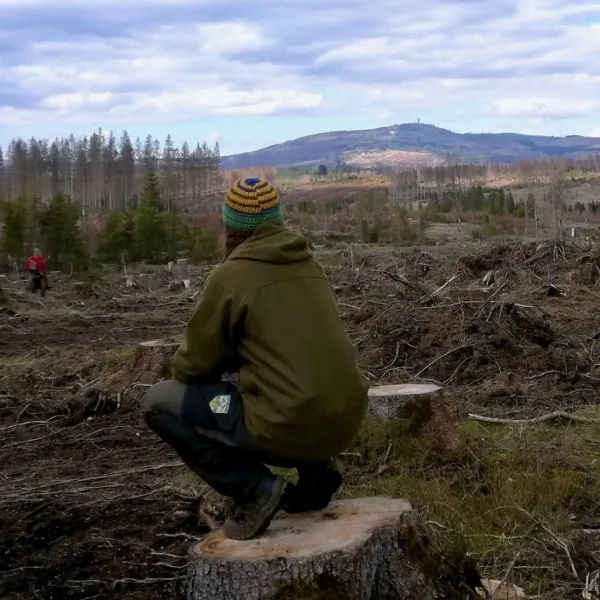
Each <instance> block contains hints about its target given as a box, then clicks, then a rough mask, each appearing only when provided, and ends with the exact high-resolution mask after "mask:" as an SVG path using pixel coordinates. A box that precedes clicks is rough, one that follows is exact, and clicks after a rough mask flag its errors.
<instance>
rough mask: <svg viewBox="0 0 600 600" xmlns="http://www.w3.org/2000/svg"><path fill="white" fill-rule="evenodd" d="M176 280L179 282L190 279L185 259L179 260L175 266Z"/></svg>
mask: <svg viewBox="0 0 600 600" xmlns="http://www.w3.org/2000/svg"><path fill="white" fill-rule="evenodd" d="M175 272H176V278H177V279H179V281H186V280H188V279H189V278H190V274H189V271H188V264H187V260H186V259H185V258H179V259H178V260H177V263H176V266H175Z"/></svg>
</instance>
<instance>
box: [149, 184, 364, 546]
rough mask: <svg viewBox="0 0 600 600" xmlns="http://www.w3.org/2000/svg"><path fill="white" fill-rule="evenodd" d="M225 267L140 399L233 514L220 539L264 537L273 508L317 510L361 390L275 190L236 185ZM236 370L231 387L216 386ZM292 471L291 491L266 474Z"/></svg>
mask: <svg viewBox="0 0 600 600" xmlns="http://www.w3.org/2000/svg"><path fill="white" fill-rule="evenodd" d="M223 224H224V228H225V235H226V252H225V261H224V262H223V264H221V265H220V266H219V267H218V268H217V269H216V270H215V271H214V272H213V273H212V274H211V275H210V277H209V278H208V279H207V281H206V284H205V287H204V290H203V293H202V295H201V297H200V300H199V302H198V305H197V307H196V309H195V312H194V315H193V316H192V318H191V320H190V322H189V323H188V325H187V327H186V329H185V332H184V339H183V342H182V344H181V346H180V348H179V349H178V350H177V352H176V353H175V356H174V357H173V361H172V371H173V374H174V376H175V379H174V380H170V381H163V382H161V383H158V384H156V385H155V386H153V387H152V388H151V389H150V390H149V391H148V393H147V394H146V396H145V398H144V403H143V410H144V418H145V421H146V423H147V424H148V426H149V427H150V428H151V429H152V430H153V431H154V432H155V433H156V434H157V435H158V436H160V438H161V439H162V440H163V441H165V442H166V443H168V444H170V445H171V446H172V447H173V448H174V449H175V450H176V451H177V453H178V454H179V455H180V456H181V458H182V460H183V461H184V462H185V464H186V465H187V466H188V467H189V468H190V469H192V470H193V471H194V472H195V473H197V474H198V475H199V476H200V477H201V478H202V479H203V480H204V481H205V482H206V483H207V484H209V485H210V486H211V487H212V488H214V489H215V490H216V491H217V492H219V493H220V494H223V495H225V496H229V497H230V498H232V499H233V500H234V501H235V503H236V505H237V510H236V513H235V515H234V516H233V517H232V518H230V519H229V520H228V521H227V522H226V523H225V525H224V527H223V531H224V533H225V535H226V536H228V537H230V538H233V539H240V540H243V539H251V538H253V537H256V536H258V535H261V534H262V533H263V532H264V531H265V530H266V529H267V528H268V526H269V524H270V522H271V520H272V518H273V517H274V515H275V514H276V513H277V511H278V510H280V509H282V508H283V509H284V510H286V511H287V512H290V513H294V512H304V511H312V510H320V509H323V508H325V507H326V506H327V505H328V504H329V502H330V501H331V498H332V496H333V494H335V492H336V491H337V490H338V489H339V487H340V485H341V484H342V476H341V474H340V473H339V471H338V470H337V468H336V466H335V461H334V457H335V455H336V454H339V453H340V452H341V451H343V450H344V449H346V448H347V447H348V446H349V445H350V444H351V443H352V441H353V439H354V437H355V436H356V434H357V432H358V429H359V426H360V424H361V422H362V420H363V418H364V416H365V412H366V405H367V390H368V382H367V381H366V379H365V378H364V377H363V376H362V374H361V373H360V371H359V369H358V368H357V366H356V362H355V353H354V348H353V346H352V343H351V341H350V339H349V338H348V336H347V334H346V332H345V330H344V325H343V323H342V320H341V318H340V316H339V312H338V307H337V300H336V297H335V294H334V292H333V290H332V288H331V285H330V283H329V281H328V280H327V277H326V275H325V273H324V272H323V270H322V268H321V267H320V266H319V264H318V263H317V261H316V260H315V258H314V257H313V255H312V254H311V252H310V250H309V249H308V244H307V240H306V239H305V238H304V237H303V236H301V235H299V234H297V233H294V232H292V231H290V230H288V229H286V228H285V227H284V226H283V221H282V216H281V211H280V206H279V198H278V195H277V192H276V190H275V189H274V188H273V186H272V185H270V184H269V183H268V182H266V181H262V180H260V179H256V178H249V179H245V180H240V181H238V182H237V183H236V184H235V185H234V186H233V187H232V188H231V189H230V190H229V191H228V192H227V196H226V202H225V205H224V206H223ZM223 373H238V375H239V377H238V383H237V386H234V385H233V384H231V383H225V382H222V381H221V377H222V375H223ZM267 464H268V465H272V466H280V467H288V468H297V470H298V476H299V477H298V483H297V485H296V486H293V485H291V484H287V483H286V481H285V480H284V479H283V478H281V477H278V476H275V475H274V474H273V473H272V472H271V471H270V470H269V469H268V468H267V467H266V466H265V465H267Z"/></svg>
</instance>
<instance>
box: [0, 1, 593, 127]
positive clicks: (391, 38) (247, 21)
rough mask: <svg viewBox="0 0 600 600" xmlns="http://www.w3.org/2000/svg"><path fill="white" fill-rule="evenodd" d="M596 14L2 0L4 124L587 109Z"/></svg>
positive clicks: (564, 114) (545, 9) (453, 6)
mask: <svg viewBox="0 0 600 600" xmlns="http://www.w3.org/2000/svg"><path fill="white" fill-rule="evenodd" d="M31 7H36V10H35V11H32V10H31ZM57 11H58V12H57ZM61 11H62V12H61ZM599 16H600V0H578V1H577V2H574V1H571V2H566V3H565V2H559V0H478V2H465V1H464V0H431V2H429V3H420V4H419V3H415V2H413V1H412V0H410V1H409V0H372V1H371V2H370V3H369V4H368V5H365V4H364V2H363V1H362V0H330V1H329V2H327V3H325V4H323V3H322V2H320V1H319V0H303V2H299V1H298V0H263V2H261V3H256V4H252V5H251V4H249V3H247V2H243V1H242V0H194V1H193V0H133V1H132V2H128V3H126V4H124V3H123V2H122V1H120V2H117V1H116V0H88V2H86V3H83V2H80V1H79V0H57V2H55V3H53V4H52V9H51V10H50V9H49V8H48V5H47V3H46V2H43V1H42V0H18V1H17V0H0V40H2V41H3V44H5V45H6V46H7V47H9V49H10V52H8V53H6V54H3V53H2V52H3V51H2V50H0V126H7V125H8V126H15V125H16V124H18V125H19V126H21V125H25V124H27V123H30V124H32V126H33V125H35V123H38V122H40V120H44V121H47V120H54V121H56V122H57V123H64V124H65V126H67V125H68V124H69V123H90V124H93V125H94V126H95V125H97V124H99V123H102V124H105V125H107V126H109V127H112V126H119V125H125V126H127V125H128V124H129V123H142V124H145V125H147V126H151V125H152V124H162V123H171V122H175V121H180V122H181V121H186V120H193V119H198V118H203V117H208V118H211V117H215V118H217V117H227V116H245V115H246V116H258V117H261V116H269V115H276V114H285V113H289V112H302V113H305V114H309V115H310V114H311V113H316V112H324V113H325V114H330V115H334V116H336V115H338V114H340V113H346V114H360V113H361V112H362V111H364V114H371V115H373V118H375V119H381V118H390V119H392V118H393V119H396V118H397V119H399V120H401V119H402V117H403V116H406V117H407V118H414V117H415V115H422V114H424V113H426V114H428V115H430V118H429V122H432V121H433V120H435V115H445V114H447V113H448V112H453V113H455V114H462V116H461V117H460V118H461V119H463V121H464V123H465V127H464V129H469V128H470V127H469V120H470V119H471V118H475V117H478V118H481V119H488V120H492V119H497V122H498V123H502V124H505V123H507V124H509V125H510V124H515V123H522V125H523V127H525V126H529V125H530V124H531V123H540V124H542V123H543V124H544V126H546V125H547V124H548V123H553V122H554V123H558V120H561V119H587V118H592V117H591V115H593V113H594V111H596V110H598V108H599V106H600V105H599V100H598V98H600V93H599V92H600V63H599V62H598V60H597V56H599V55H600V25H598V24H594V23H593V20H594V17H599ZM3 22H6V23H8V24H9V25H8V26H5V27H6V29H5V30H4V31H3V30H2V27H3V25H2V23H3ZM533 119H535V121H533ZM108 121H110V123H109V122H108ZM215 127H219V125H215ZM557 127H558V125H557ZM591 128H593V126H592V125H588V126H586V127H585V129H584V131H587V130H589V129H591Z"/></svg>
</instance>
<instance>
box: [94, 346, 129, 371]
mask: <svg viewBox="0 0 600 600" xmlns="http://www.w3.org/2000/svg"><path fill="white" fill-rule="evenodd" d="M135 351H136V348H135V347H129V348H117V349H115V350H109V351H108V352H105V353H104V355H103V357H102V366H103V367H104V369H106V371H108V372H111V371H116V370H117V369H120V368H121V367H122V366H123V365H124V364H126V363H127V362H128V361H129V360H131V359H132V358H133V356H134V354H135Z"/></svg>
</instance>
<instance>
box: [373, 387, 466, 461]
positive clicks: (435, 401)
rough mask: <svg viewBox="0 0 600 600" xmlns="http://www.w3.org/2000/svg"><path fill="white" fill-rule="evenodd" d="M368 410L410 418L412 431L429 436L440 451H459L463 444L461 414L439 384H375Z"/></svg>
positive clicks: (386, 416) (389, 416)
mask: <svg viewBox="0 0 600 600" xmlns="http://www.w3.org/2000/svg"><path fill="white" fill-rule="evenodd" d="M367 414H368V416H369V417H371V418H379V419H388V420H389V419H407V420H408V432H409V433H410V434H411V435H415V436H422V437H424V438H426V439H427V440H428V441H429V442H430V443H431V444H432V446H433V447H434V448H435V449H436V450H438V451H440V452H455V451H456V450H458V449H459V448H460V447H461V440H460V437H459V435H458V427H457V425H458V416H457V414H456V411H455V410H454V409H453V407H452V406H451V404H450V403H449V402H448V401H447V399H446V398H445V397H444V391H443V389H442V388H441V387H440V386H438V385H433V384H418V383H406V384H400V385H381V386H377V387H372V388H371V389H370V390H369V405H368V413H367Z"/></svg>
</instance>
